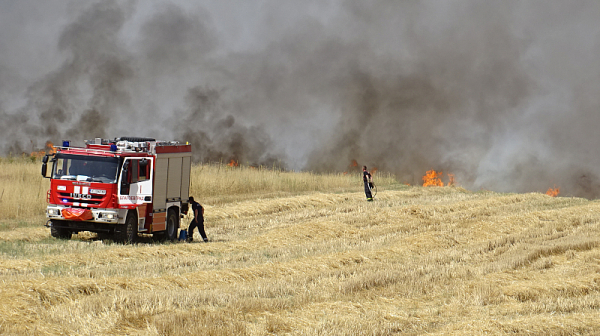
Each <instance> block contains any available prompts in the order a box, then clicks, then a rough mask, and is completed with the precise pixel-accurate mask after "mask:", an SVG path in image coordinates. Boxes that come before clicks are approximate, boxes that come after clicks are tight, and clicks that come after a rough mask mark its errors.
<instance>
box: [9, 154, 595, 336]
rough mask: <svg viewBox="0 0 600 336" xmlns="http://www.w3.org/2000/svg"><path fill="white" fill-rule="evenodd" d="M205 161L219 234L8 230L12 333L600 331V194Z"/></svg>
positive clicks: (205, 189) (201, 176) (204, 189)
mask: <svg viewBox="0 0 600 336" xmlns="http://www.w3.org/2000/svg"><path fill="white" fill-rule="evenodd" d="M3 164H4V163H3ZM25 166H26V165H25ZM27 169H29V168H27ZM193 171H194V179H193V189H192V191H193V193H194V194H195V195H196V196H198V198H200V199H201V200H203V203H204V204H205V205H206V229H207V233H208V235H209V238H210V239H211V242H210V243H209V244H205V243H193V244H185V243H179V244H159V243H156V242H151V241H150V240H147V241H144V242H143V243H141V244H138V245H129V246H123V245H118V244H112V243H110V242H108V241H106V242H102V241H100V240H96V238H95V237H94V236H93V235H80V236H76V237H75V238H74V239H72V240H70V241H58V240H55V239H52V238H48V234H46V235H45V236H44V235H43V231H41V230H43V229H40V228H36V227H30V226H27V225H25V226H24V227H19V228H17V229H15V230H9V229H4V230H3V231H0V252H1V254H0V317H1V319H0V334H79V335H121V334H139V335H142V334H143V335H192V334H193V335H269V334H271V335H286V334H289V335H390V334H426V333H427V334H435V335H465V334H467V335H481V334H540V335H541V334H544V335H545V334H561V335H568V334H595V333H596V332H597V330H599V329H600V324H599V323H598V322H597V321H598V318H599V317H600V316H599V315H600V313H599V311H600V310H599V309H598V308H599V307H600V295H599V293H600V292H599V291H600V285H598V284H599V283H600V276H598V260H600V249H599V243H600V239H598V238H597V237H599V234H600V232H599V231H600V228H599V226H598V223H599V220H600V204H599V203H597V202H595V201H588V200H584V199H576V198H560V197H559V198H552V197H548V196H546V195H542V194H537V193H533V194H496V193H492V192H485V193H472V192H468V191H466V190H462V189H459V188H451V187H432V188H422V187H407V186H400V185H396V184H393V180H391V179H390V180H389V181H390V182H389V183H380V186H381V189H380V191H379V195H378V199H377V200H376V201H375V202H366V201H365V199H364V194H363V193H362V191H361V185H360V180H358V181H356V178H355V177H350V178H348V177H346V176H343V175H328V176H321V175H316V174H309V173H285V172H277V171H272V170H256V171H255V170H253V169H252V168H239V167H238V168H231V169H230V168H229V167H225V166H195V167H194V170H193ZM12 172H13V173H14V174H16V175H18V174H19V171H18V170H14V171H12ZM31 174H34V173H33V169H32V173H31ZM37 174H38V172H37V169H35V176H36V177H33V175H32V177H31V180H32V181H35V178H37ZM28 178H29V177H26V179H28ZM15 180H17V179H15ZM223 183H225V188H223V191H219V192H217V191H216V190H217V189H216V188H217V187H218V186H220V185H222V184H223ZM15 188H19V186H18V185H17V184H15ZM328 188H329V189H328ZM31 216H32V217H29V219H27V218H23V219H19V220H23V221H25V222H27V221H28V220H30V221H34V218H36V217H35V216H36V215H35V214H34V215H31ZM4 218H6V217H4ZM27 234H29V235H30V236H29V239H27V238H26V236H27Z"/></svg>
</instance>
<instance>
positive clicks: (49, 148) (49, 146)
mask: <svg viewBox="0 0 600 336" xmlns="http://www.w3.org/2000/svg"><path fill="white" fill-rule="evenodd" d="M54 153H56V148H54V144H53V143H52V141H46V144H45V145H44V149H41V150H39V151H37V152H31V154H30V155H31V156H32V157H35V158H41V157H42V156H44V155H46V154H54Z"/></svg>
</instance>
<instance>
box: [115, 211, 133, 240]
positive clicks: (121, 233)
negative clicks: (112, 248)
mask: <svg viewBox="0 0 600 336" xmlns="http://www.w3.org/2000/svg"><path fill="white" fill-rule="evenodd" d="M137 224H138V223H137V216H136V215H135V214H134V213H132V212H131V211H130V212H129V213H128V214H127V219H125V224H123V225H119V226H120V227H119V228H117V230H116V231H115V241H116V242H119V243H123V244H133V243H135V242H136V240H137V235H138V232H137V229H138V225H137Z"/></svg>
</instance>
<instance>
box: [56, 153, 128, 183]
mask: <svg viewBox="0 0 600 336" xmlns="http://www.w3.org/2000/svg"><path fill="white" fill-rule="evenodd" d="M118 166H119V158H116V157H99V156H84V155H69V154H57V155H56V162H54V168H53V171H52V178H54V179H61V180H73V181H86V182H101V183H116V182H117V168H118Z"/></svg>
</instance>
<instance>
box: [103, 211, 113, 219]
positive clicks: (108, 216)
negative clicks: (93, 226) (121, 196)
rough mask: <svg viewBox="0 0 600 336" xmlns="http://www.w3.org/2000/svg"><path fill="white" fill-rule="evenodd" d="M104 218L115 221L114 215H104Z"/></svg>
mask: <svg viewBox="0 0 600 336" xmlns="http://www.w3.org/2000/svg"><path fill="white" fill-rule="evenodd" d="M104 216H105V217H106V219H109V220H110V219H115V214H114V213H110V212H109V213H105V214H104Z"/></svg>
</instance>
